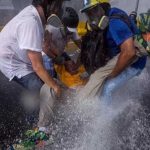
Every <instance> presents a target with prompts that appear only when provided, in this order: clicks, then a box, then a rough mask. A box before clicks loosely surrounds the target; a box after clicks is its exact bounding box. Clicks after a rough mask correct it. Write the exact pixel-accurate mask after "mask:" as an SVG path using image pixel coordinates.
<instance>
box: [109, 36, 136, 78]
mask: <svg viewBox="0 0 150 150" xmlns="http://www.w3.org/2000/svg"><path fill="white" fill-rule="evenodd" d="M120 49H121V52H120V55H119V57H118V60H117V63H116V65H115V67H114V69H113V71H112V72H111V74H110V76H109V77H110V78H114V77H116V76H117V75H119V74H120V73H121V72H122V71H123V70H124V69H125V68H126V67H128V66H129V65H130V64H131V62H132V61H133V60H134V58H135V57H136V49H135V47H134V41H133V38H132V37H131V38H129V39H127V40H126V41H124V42H123V43H122V44H121V45H120Z"/></svg>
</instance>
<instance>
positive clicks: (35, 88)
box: [13, 73, 43, 126]
mask: <svg viewBox="0 0 150 150" xmlns="http://www.w3.org/2000/svg"><path fill="white" fill-rule="evenodd" d="M13 80H14V81H15V82H17V83H19V84H20V85H22V86H23V87H24V88H25V89H26V90H27V91H29V92H30V93H32V95H33V96H35V97H34V99H35V101H36V103H37V107H36V108H34V109H33V110H31V111H30V112H27V114H26V119H27V122H28V123H29V124H30V125H31V126H32V125H33V124H34V123H37V121H38V114H39V109H40V108H39V105H40V104H39V102H38V100H37V99H39V94H40V89H41V87H42V85H43V81H42V80H41V79H40V78H39V77H38V76H37V75H36V73H30V74H28V75H26V76H24V77H22V78H20V79H19V78H17V77H14V79H13Z"/></svg>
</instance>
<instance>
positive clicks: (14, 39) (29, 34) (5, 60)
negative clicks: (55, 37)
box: [0, 5, 44, 80]
mask: <svg viewBox="0 0 150 150" xmlns="http://www.w3.org/2000/svg"><path fill="white" fill-rule="evenodd" d="M43 37H44V28H43V25H42V21H41V18H40V16H39V13H38V11H37V10H36V8H35V7H34V6H32V5H30V6H28V7H26V8H25V9H23V10H22V11H21V12H20V13H19V14H18V15H17V16H15V17H14V18H13V19H12V20H11V21H10V22H8V23H7V24H6V26H5V27H4V28H3V30H2V31H1V32H0V71H1V72H2V73H3V74H4V75H5V76H6V77H7V78H9V80H12V79H13V78H14V77H15V76H17V77H18V78H21V77H23V76H25V75H27V74H29V73H31V72H33V69H32V65H31V61H30V60H29V58H28V56H27V50H33V51H37V52H42V42H43Z"/></svg>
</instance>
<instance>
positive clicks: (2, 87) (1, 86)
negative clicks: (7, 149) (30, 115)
mask: <svg viewBox="0 0 150 150" xmlns="http://www.w3.org/2000/svg"><path fill="white" fill-rule="evenodd" d="M22 91H23V88H22V87H21V86H20V85H18V84H16V83H14V82H9V81H8V79H6V78H5V77H4V75H3V74H2V73H1V72H0V143H1V142H3V141H13V140H14V139H15V138H16V137H17V136H20V135H21V132H22V131H23V130H24V129H25V128H26V123H25V112H24V110H23V108H22V106H21V103H20V97H21V93H22Z"/></svg>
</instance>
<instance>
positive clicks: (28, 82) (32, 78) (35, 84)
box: [13, 73, 44, 93]
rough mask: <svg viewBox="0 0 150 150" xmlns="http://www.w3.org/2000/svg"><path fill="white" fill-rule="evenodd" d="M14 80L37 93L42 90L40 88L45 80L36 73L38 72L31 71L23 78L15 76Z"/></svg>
mask: <svg viewBox="0 0 150 150" xmlns="http://www.w3.org/2000/svg"><path fill="white" fill-rule="evenodd" d="M13 80H14V81H16V82H17V83H19V84H21V85H22V86H23V87H24V88H25V89H27V90H29V91H30V92H36V93H39V92H40V89H41V87H42V85H43V84H44V83H43V81H42V80H41V79H40V78H39V77H38V76H37V75H36V73H30V74H28V75H26V76H24V77H22V78H17V77H15V78H14V79H13Z"/></svg>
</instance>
